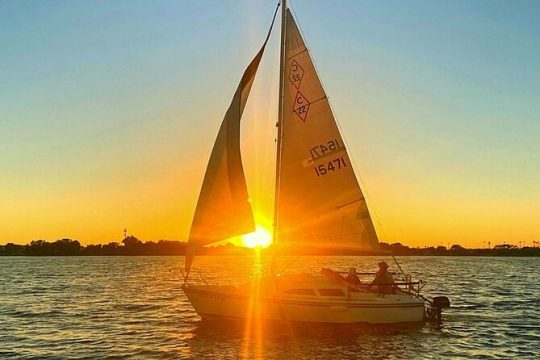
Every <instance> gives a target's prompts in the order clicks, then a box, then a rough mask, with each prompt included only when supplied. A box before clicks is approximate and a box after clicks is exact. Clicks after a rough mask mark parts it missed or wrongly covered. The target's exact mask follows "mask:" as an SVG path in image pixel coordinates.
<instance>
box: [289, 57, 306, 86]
mask: <svg viewBox="0 0 540 360" xmlns="http://www.w3.org/2000/svg"><path fill="white" fill-rule="evenodd" d="M303 78H304V69H302V67H301V66H300V64H298V63H297V62H296V60H293V61H292V63H291V68H290V70H289V81H290V82H291V83H292V84H293V85H294V87H295V88H296V89H299V88H300V83H301V82H302V79H303Z"/></svg>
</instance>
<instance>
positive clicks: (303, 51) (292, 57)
mask: <svg viewBox="0 0 540 360" xmlns="http://www.w3.org/2000/svg"><path fill="white" fill-rule="evenodd" d="M302 36H303V35H302ZM304 42H305V40H304ZM306 51H308V49H307V46H306V49H305V50H302V51H300V52H299V53H297V54H294V55H292V56H289V57H288V58H287V61H288V60H291V59H294V58H295V57H297V56H298V55H300V54H303V53H305V52H306Z"/></svg>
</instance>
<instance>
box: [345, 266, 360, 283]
mask: <svg viewBox="0 0 540 360" xmlns="http://www.w3.org/2000/svg"><path fill="white" fill-rule="evenodd" d="M345 281H346V282H348V283H349V284H351V285H354V286H358V285H360V284H362V282H361V281H360V278H358V275H357V274H356V268H353V267H352V268H350V269H349V273H348V274H347V276H346V277H345Z"/></svg>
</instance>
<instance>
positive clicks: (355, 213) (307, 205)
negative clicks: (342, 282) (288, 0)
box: [274, 10, 378, 250]
mask: <svg viewBox="0 0 540 360" xmlns="http://www.w3.org/2000/svg"><path fill="white" fill-rule="evenodd" d="M285 29H286V34H285V36H286V41H285V49H284V50H285V58H284V66H285V68H284V70H283V71H284V72H285V74H284V84H283V106H282V110H281V111H282V116H281V119H282V120H281V121H282V122H281V127H282V128H281V149H278V151H280V157H279V159H280V160H279V164H278V169H279V170H278V175H277V176H278V178H277V179H276V181H277V182H278V184H277V197H276V199H277V205H276V206H277V212H276V219H275V220H274V221H277V226H276V227H277V231H278V239H279V243H280V244H281V245H286V246H288V245H292V246H300V247H318V248H331V249H336V248H338V249H360V250H363V249H366V250H367V249H374V248H377V247H378V240H377V234H376V232H375V229H374V227H373V223H372V220H371V217H370V214H369V211H368V207H367V204H366V200H365V198H364V195H363V194H362V191H361V189H360V186H359V184H358V181H357V179H356V176H355V174H354V171H353V168H352V164H351V161H350V159H349V155H348V154H347V150H346V148H345V145H344V143H343V139H342V137H341V135H340V132H339V129H338V126H337V124H336V121H335V119H334V115H333V114H332V110H331V108H330V105H329V102H328V98H327V97H326V94H325V92H324V89H323V87H322V85H321V82H320V80H319V78H318V76H317V72H316V70H315V67H314V66H313V62H312V60H311V57H310V55H309V53H308V50H307V48H306V45H305V43H304V40H303V39H302V36H301V34H300V31H299V30H298V27H297V25H296V23H295V21H294V19H293V17H292V15H291V13H290V11H289V10H287V14H286V26H285Z"/></svg>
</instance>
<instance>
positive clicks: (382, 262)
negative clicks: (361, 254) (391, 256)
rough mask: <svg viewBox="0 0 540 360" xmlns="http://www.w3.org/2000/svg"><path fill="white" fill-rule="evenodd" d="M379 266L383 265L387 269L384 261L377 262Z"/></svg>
mask: <svg viewBox="0 0 540 360" xmlns="http://www.w3.org/2000/svg"><path fill="white" fill-rule="evenodd" d="M379 267H385V268H387V269H388V264H387V263H385V262H384V261H381V262H380V263H379Z"/></svg>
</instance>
